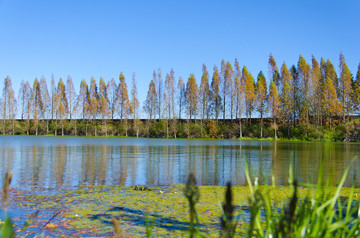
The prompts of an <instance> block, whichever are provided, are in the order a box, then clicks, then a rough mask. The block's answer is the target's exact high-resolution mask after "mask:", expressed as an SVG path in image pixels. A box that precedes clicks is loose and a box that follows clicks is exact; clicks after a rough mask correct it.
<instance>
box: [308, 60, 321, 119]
mask: <svg viewBox="0 0 360 238" xmlns="http://www.w3.org/2000/svg"><path fill="white" fill-rule="evenodd" d="M311 61H312V66H311V81H312V84H311V103H310V107H311V108H312V111H313V112H314V115H315V116H316V118H317V124H318V125H320V124H321V121H322V120H321V113H322V103H321V98H322V96H321V95H322V87H323V80H322V75H321V68H320V66H319V63H318V62H317V60H316V59H315V57H314V56H312V59H311Z"/></svg>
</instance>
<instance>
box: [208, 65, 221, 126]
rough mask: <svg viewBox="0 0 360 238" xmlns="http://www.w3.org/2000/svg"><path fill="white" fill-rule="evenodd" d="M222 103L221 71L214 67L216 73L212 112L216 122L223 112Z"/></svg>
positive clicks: (212, 93)
mask: <svg viewBox="0 0 360 238" xmlns="http://www.w3.org/2000/svg"><path fill="white" fill-rule="evenodd" d="M222 107H223V105H222V102H221V96H220V75H219V70H218V68H217V67H216V66H214V73H213V77H212V81H211V111H212V114H214V116H215V119H216V121H217V120H218V119H219V115H220V112H221V111H222Z"/></svg>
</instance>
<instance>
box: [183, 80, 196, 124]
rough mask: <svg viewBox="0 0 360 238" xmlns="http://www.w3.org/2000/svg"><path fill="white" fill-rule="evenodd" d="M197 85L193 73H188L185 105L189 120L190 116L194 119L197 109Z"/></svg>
mask: <svg viewBox="0 0 360 238" xmlns="http://www.w3.org/2000/svg"><path fill="white" fill-rule="evenodd" d="M198 93H199V92H198V85H197V83H196V79H195V75H194V74H190V77H189V79H188V81H187V84H186V93H185V98H186V105H187V111H188V113H187V114H188V115H189V117H190V120H191V119H192V118H194V119H196V114H197V110H198V105H197V100H198Z"/></svg>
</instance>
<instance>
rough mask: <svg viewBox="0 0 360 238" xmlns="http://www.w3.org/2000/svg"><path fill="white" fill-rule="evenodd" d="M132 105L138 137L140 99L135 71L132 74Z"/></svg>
mask: <svg viewBox="0 0 360 238" xmlns="http://www.w3.org/2000/svg"><path fill="white" fill-rule="evenodd" d="M131 107H132V113H133V127H134V131H135V132H136V137H139V100H138V91H137V85H136V77H135V73H133V75H132V84H131Z"/></svg>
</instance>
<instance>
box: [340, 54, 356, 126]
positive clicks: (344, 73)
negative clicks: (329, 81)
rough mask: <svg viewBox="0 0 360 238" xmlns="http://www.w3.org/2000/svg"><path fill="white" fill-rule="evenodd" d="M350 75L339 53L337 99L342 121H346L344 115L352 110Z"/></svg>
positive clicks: (342, 56) (351, 80) (347, 114)
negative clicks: (339, 103)
mask: <svg viewBox="0 0 360 238" xmlns="http://www.w3.org/2000/svg"><path fill="white" fill-rule="evenodd" d="M352 82H353V79H352V76H351V73H350V69H349V67H348V66H347V64H346V62H345V57H344V55H343V54H342V53H341V54H340V79H339V95H338V96H339V99H340V100H341V104H342V107H343V109H344V111H343V121H344V123H345V122H346V116H349V114H350V113H351V112H352V108H353V105H352V102H353V100H352V97H351V95H352Z"/></svg>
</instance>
